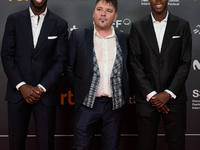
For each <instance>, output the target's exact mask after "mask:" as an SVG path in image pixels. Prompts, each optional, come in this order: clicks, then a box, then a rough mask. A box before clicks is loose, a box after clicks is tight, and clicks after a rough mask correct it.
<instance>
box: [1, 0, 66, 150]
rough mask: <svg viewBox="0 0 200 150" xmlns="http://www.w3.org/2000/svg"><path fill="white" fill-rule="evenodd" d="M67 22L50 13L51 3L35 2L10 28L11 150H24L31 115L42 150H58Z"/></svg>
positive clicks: (5, 58) (6, 47) (6, 48)
mask: <svg viewBox="0 0 200 150" xmlns="http://www.w3.org/2000/svg"><path fill="white" fill-rule="evenodd" d="M67 47H68V25H67V22H66V21H65V20H64V19H62V18H60V17H59V16H57V15H55V14H54V13H52V12H51V11H50V10H48V9H47V0H31V1H30V7H29V8H28V9H26V10H23V11H20V12H17V13H14V14H11V15H10V16H9V17H8V19H7V23H6V27H5V33H4V37H3V43H2V50H1V57H2V63H3V67H4V70H5V73H6V75H7V78H8V83H7V92H6V101H8V125H9V140H10V149H11V150H24V149H25V142H26V136H27V132H28V124H29V119H30V115H31V112H33V115H34V119H35V125H36V139H37V144H38V149H39V150H53V149H54V133H55V118H56V100H57V99H56V96H57V87H56V84H57V81H58V79H59V77H60V75H61V74H62V72H63V71H64V66H65V65H66V60H67Z"/></svg>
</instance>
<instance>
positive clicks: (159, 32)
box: [146, 12, 176, 101]
mask: <svg viewBox="0 0 200 150" xmlns="http://www.w3.org/2000/svg"><path fill="white" fill-rule="evenodd" d="M168 15H169V12H167V15H166V17H165V18H164V19H163V20H162V21H161V22H159V21H156V20H155V18H154V17H153V14H152V13H151V17H152V22H153V27H154V31H155V34H156V39H157V43H158V48H159V53H161V48H162V43H163V38H164V34H165V30H166V26H167V19H168ZM165 91H166V92H167V93H168V94H170V96H172V98H174V99H175V98H176V95H175V94H174V93H173V92H172V91H170V90H167V89H166V90H165ZM155 94H157V92H156V91H152V92H151V93H149V94H148V95H147V96H146V99H147V101H149V100H150V99H151V98H152V97H153V96H154V95H155Z"/></svg>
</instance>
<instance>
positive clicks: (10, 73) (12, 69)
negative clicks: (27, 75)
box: [1, 15, 24, 88]
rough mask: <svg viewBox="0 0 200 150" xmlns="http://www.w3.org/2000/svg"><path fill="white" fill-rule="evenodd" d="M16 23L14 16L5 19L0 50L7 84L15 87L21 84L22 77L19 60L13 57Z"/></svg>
mask: <svg viewBox="0 0 200 150" xmlns="http://www.w3.org/2000/svg"><path fill="white" fill-rule="evenodd" d="M15 30H16V22H15V18H14V16H12V15H10V16H8V18H7V21H6V26H5V31H4V36H3V41H2V48H1V58H2V64H3V68H4V71H5V74H6V76H7V78H8V80H9V83H10V84H11V85H12V86H13V88H14V87H16V86H17V85H18V84H19V83H21V82H23V81H24V80H23V77H22V75H21V73H20V71H19V68H18V65H17V60H18V59H19V58H18V57H17V56H15V51H16V35H15Z"/></svg>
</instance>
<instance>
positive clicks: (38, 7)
mask: <svg viewBox="0 0 200 150" xmlns="http://www.w3.org/2000/svg"><path fill="white" fill-rule="evenodd" d="M31 4H32V5H33V7H35V8H37V9H41V8H44V7H45V6H46V4H47V0H46V2H44V4H43V5H42V6H36V5H35V3H34V2H33V0H31Z"/></svg>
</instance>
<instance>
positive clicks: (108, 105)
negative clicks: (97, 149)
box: [73, 97, 124, 150]
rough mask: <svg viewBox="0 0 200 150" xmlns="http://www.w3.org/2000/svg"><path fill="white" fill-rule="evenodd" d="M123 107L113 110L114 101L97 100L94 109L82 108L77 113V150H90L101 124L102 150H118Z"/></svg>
mask: <svg viewBox="0 0 200 150" xmlns="http://www.w3.org/2000/svg"><path fill="white" fill-rule="evenodd" d="M123 109H124V108H123V107H122V108H120V109H117V110H112V99H111V98H107V97H101V98H96V99H95V103H94V107H93V108H88V107H86V106H83V105H82V106H81V107H80V108H79V109H78V110H77V111H76V112H75V127H74V145H73V148H74V149H75V150H90V149H91V148H92V141H93V137H94V134H95V130H96V127H97V125H98V124H99V123H100V122H101V123H102V126H101V139H102V140H101V141H102V150H117V149H118V145H119V139H120V131H121V124H122V116H123Z"/></svg>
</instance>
